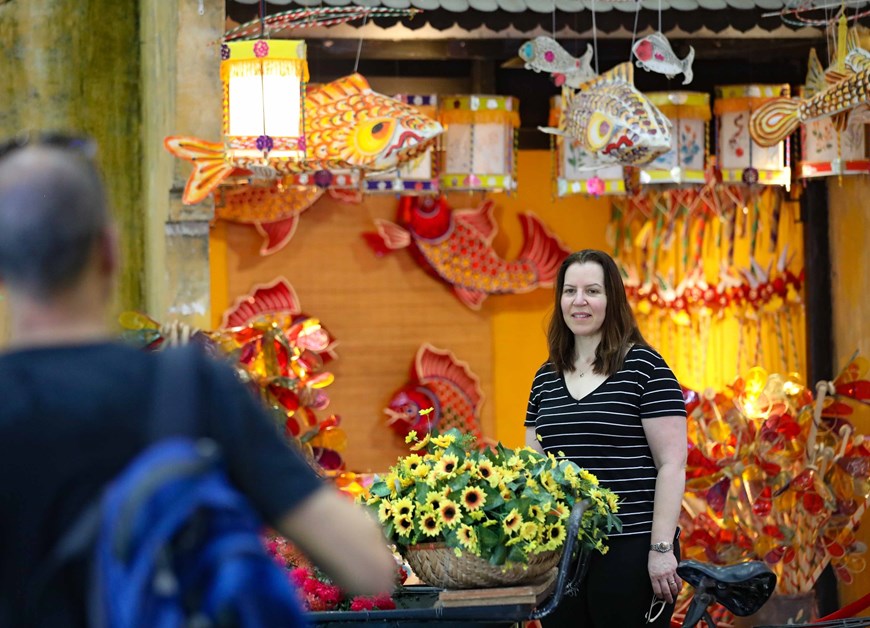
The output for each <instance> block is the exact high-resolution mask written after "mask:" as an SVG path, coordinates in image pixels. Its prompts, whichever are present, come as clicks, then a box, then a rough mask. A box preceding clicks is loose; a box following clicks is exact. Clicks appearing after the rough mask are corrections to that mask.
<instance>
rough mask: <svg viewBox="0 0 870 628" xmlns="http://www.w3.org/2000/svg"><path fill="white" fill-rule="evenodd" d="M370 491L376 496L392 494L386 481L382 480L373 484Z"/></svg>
mask: <svg viewBox="0 0 870 628" xmlns="http://www.w3.org/2000/svg"><path fill="white" fill-rule="evenodd" d="M369 492H370V493H371V494H372V495H374V496H375V497H386V496H387V495H389V494H390V487H389V486H387V484H386V482H380V483H378V484H372V487H371V489H369Z"/></svg>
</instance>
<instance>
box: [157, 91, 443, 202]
mask: <svg viewBox="0 0 870 628" xmlns="http://www.w3.org/2000/svg"><path fill="white" fill-rule="evenodd" d="M442 131H443V129H442V127H441V124H440V123H439V122H436V121H435V120H432V119H431V118H429V117H427V116H425V115H423V114H422V113H421V112H420V111H419V110H418V109H416V108H415V107H412V106H410V105H407V104H405V103H403V102H401V101H399V100H396V99H394V98H389V97H387V96H384V95H382V94H379V93H377V92H374V91H372V89H371V88H370V87H369V84H368V82H367V81H366V80H365V79H364V78H363V77H362V76H361V75H360V74H352V75H350V76H347V77H344V78H341V79H338V80H336V81H333V82H332V83H328V84H326V85H321V86H316V87H314V86H309V88H308V92H307V94H306V97H305V137H304V142H303V144H304V148H305V158H304V159H302V160H299V161H296V160H290V159H280V160H274V161H270V162H269V168H267V169H265V171H264V169H263V168H262V167H257V168H256V169H255V171H251V170H249V169H248V166H249V165H250V162H249V161H248V160H245V159H244V158H242V157H240V158H237V159H236V160H235V161H232V162H231V161H229V160H228V159H227V155H226V152H225V150H224V146H223V144H220V143H215V142H206V141H203V140H199V139H196V138H191V137H179V136H170V137H167V138H166V140H165V141H164V144H165V146H166V149H167V150H168V151H169V152H171V153H172V154H173V155H175V156H176V157H180V158H181V159H186V160H187V161H190V162H191V163H193V165H194V169H193V172H192V173H191V175H190V178H189V179H188V181H187V185H186V186H185V188H184V196H183V201H184V202H185V203H188V204H192V203H198V202H200V201H202V200H203V199H204V198H205V197H206V196H208V195H209V194H210V193H211V192H212V191H214V189H215V188H216V187H217V186H218V185H220V184H221V182H223V181H225V180H226V179H228V178H229V177H230V176H233V177H238V178H241V179H242V180H245V181H247V180H249V179H252V178H254V179H256V178H264V179H275V178H277V177H278V176H280V175H284V174H293V173H300V172H311V173H314V172H317V171H321V170H326V171H331V170H349V169H357V168H358V169H361V170H364V171H384V170H390V169H392V168H396V167H398V166H399V165H400V164H402V163H404V162H406V161H408V160H410V159H413V158H415V157H416V156H417V155H419V154H422V153H423V152H424V151H425V150H426V149H427V148H428V147H429V145H430V144H431V143H432V141H434V139H435V137H437V136H438V135H440V134H441V132H442ZM259 139H260V142H259V143H258V145H257V149H258V151H259V154H258V156H257V160H256V161H257V162H260V161H262V157H263V156H266V157H267V156H268V153H269V151H270V150H271V149H272V142H271V141H270V139H271V138H269V137H268V136H263V137H262V138H259Z"/></svg>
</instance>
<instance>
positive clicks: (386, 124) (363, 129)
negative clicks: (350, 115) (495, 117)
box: [353, 118, 396, 155]
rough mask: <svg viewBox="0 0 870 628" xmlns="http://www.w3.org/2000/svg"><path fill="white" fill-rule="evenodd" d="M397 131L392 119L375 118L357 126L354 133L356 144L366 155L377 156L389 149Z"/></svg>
mask: <svg viewBox="0 0 870 628" xmlns="http://www.w3.org/2000/svg"><path fill="white" fill-rule="evenodd" d="M395 129H396V121H395V120H393V119H392V118H373V119H371V120H365V121H363V122H360V123H359V124H358V125H357V128H356V130H355V131H354V134H353V135H354V140H355V141H354V144H355V145H356V148H357V150H359V152H360V153H362V154H364V155H376V154H377V153H379V152H381V151H382V150H384V149H385V148H386V147H387V144H388V143H389V141H390V140H391V139H392V137H393V132H394V131H395Z"/></svg>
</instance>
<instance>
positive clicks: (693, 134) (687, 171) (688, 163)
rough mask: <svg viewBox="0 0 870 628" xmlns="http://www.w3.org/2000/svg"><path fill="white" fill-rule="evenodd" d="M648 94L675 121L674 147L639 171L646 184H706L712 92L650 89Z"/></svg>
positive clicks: (672, 136)
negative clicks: (705, 174)
mask: <svg viewBox="0 0 870 628" xmlns="http://www.w3.org/2000/svg"><path fill="white" fill-rule="evenodd" d="M646 97H647V98H649V100H650V102H652V104H654V105H655V106H656V107H658V108H659V110H660V111H661V112H662V113H663V114H664V115H666V116H667V117H668V119H669V120H670V121H671V123H672V124H673V127H674V128H673V131H672V133H671V150H669V151H668V152H667V153H665V154H664V155H659V156H658V157H657V158H656V159H655V160H654V161H653V162H652V163H651V164H649V165H647V166H644V167H643V168H642V169H641V171H640V182H641V183H642V184H644V185H647V184H676V185H680V184H697V183H704V168H705V167H706V164H707V156H708V155H709V151H710V134H709V128H710V126H709V123H710V119H711V118H712V114H711V112H710V95H709V94H706V93H703V92H686V91H674V92H651V93H647V94H646Z"/></svg>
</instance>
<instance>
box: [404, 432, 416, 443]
mask: <svg viewBox="0 0 870 628" xmlns="http://www.w3.org/2000/svg"><path fill="white" fill-rule="evenodd" d="M413 440H417V430H411V431H410V432H408V434H407V436H405V442H406V443H410V442H411V441H413Z"/></svg>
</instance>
